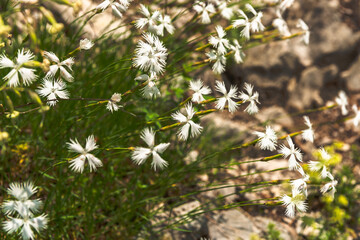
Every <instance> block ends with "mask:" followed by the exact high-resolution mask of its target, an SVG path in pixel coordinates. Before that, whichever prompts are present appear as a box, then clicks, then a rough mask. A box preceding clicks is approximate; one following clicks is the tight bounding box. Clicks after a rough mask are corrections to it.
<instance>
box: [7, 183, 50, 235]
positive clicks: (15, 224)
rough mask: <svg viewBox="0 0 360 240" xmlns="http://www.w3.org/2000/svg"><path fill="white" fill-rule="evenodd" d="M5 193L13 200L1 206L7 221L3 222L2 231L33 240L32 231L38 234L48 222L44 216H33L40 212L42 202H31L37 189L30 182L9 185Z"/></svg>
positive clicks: (38, 200)
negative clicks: (16, 233)
mask: <svg viewBox="0 0 360 240" xmlns="http://www.w3.org/2000/svg"><path fill="white" fill-rule="evenodd" d="M7 192H8V194H10V195H11V196H13V197H14V198H15V200H7V201H5V202H4V203H3V204H2V206H1V207H2V209H3V211H4V212H5V214H6V215H7V219H8V220H6V221H4V222H3V229H4V230H5V232H7V233H9V234H12V233H15V232H18V233H19V234H20V235H21V237H22V239H24V240H28V239H34V232H33V229H35V230H36V231H37V232H40V231H41V230H43V229H45V228H46V227H47V222H48V220H47V216H46V215H45V214H42V215H40V216H35V214H37V213H39V212H40V208H41V206H42V201H41V200H40V199H35V200H31V199H30V197H31V196H32V195H34V194H35V193H36V192H37V188H36V187H34V185H33V183H31V182H26V183H21V184H20V183H11V184H10V186H9V188H8V190H7Z"/></svg>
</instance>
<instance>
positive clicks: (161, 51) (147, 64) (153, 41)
mask: <svg viewBox="0 0 360 240" xmlns="http://www.w3.org/2000/svg"><path fill="white" fill-rule="evenodd" d="M143 37H144V39H145V41H143V40H140V41H139V43H138V45H137V47H136V50H135V58H134V62H133V64H134V66H135V67H138V68H140V69H141V70H142V71H150V72H153V73H156V74H161V73H163V72H164V68H165V66H166V58H167V55H168V53H167V49H166V48H165V46H164V44H163V43H162V42H161V41H160V40H159V38H158V37H157V36H155V35H153V34H151V33H145V34H143Z"/></svg>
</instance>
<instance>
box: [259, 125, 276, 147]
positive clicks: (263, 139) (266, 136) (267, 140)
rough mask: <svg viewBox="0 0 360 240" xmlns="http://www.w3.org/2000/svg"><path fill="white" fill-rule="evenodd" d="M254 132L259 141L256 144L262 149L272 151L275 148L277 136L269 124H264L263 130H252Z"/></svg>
mask: <svg viewBox="0 0 360 240" xmlns="http://www.w3.org/2000/svg"><path fill="white" fill-rule="evenodd" d="M254 134H255V135H257V136H258V138H259V141H258V143H257V146H258V147H260V149H262V150H270V151H274V150H275V149H276V143H277V137H276V133H275V131H274V129H272V128H271V127H270V126H266V130H265V132H264V133H263V132H258V131H254Z"/></svg>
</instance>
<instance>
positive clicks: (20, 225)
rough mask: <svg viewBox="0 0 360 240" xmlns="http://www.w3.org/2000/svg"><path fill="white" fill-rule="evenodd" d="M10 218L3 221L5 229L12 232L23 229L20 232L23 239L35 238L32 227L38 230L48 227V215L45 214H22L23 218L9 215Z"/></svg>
mask: <svg viewBox="0 0 360 240" xmlns="http://www.w3.org/2000/svg"><path fill="white" fill-rule="evenodd" d="M8 219H9V220H7V221H5V222H4V223H3V229H4V230H5V231H6V232H7V233H9V234H11V233H14V232H17V231H19V229H21V231H20V234H21V236H22V239H24V240H28V239H34V232H33V230H32V228H34V229H35V230H36V231H37V232H40V230H43V229H45V228H46V227H47V222H48V220H47V216H46V215H45V214H43V215H40V216H37V217H32V216H27V215H24V216H21V218H15V217H8Z"/></svg>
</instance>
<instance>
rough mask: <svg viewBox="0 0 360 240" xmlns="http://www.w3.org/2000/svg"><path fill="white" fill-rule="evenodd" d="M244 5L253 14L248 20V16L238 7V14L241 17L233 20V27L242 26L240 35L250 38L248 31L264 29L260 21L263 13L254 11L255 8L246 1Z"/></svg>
mask: <svg viewBox="0 0 360 240" xmlns="http://www.w3.org/2000/svg"><path fill="white" fill-rule="evenodd" d="M245 7H246V9H247V10H249V11H250V12H251V13H252V14H253V15H254V16H253V18H252V19H251V21H250V20H249V18H248V17H247V16H246V14H245V13H244V11H242V10H241V9H239V10H238V14H239V15H240V16H241V18H240V19H237V20H235V21H233V26H234V27H235V28H238V27H243V30H242V31H241V33H240V36H241V37H244V38H246V39H250V31H252V32H259V31H264V29H265V27H264V25H263V24H262V23H261V18H262V16H263V13H262V12H256V10H255V9H254V8H253V7H252V6H251V5H250V4H248V3H247V4H246V5H245Z"/></svg>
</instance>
